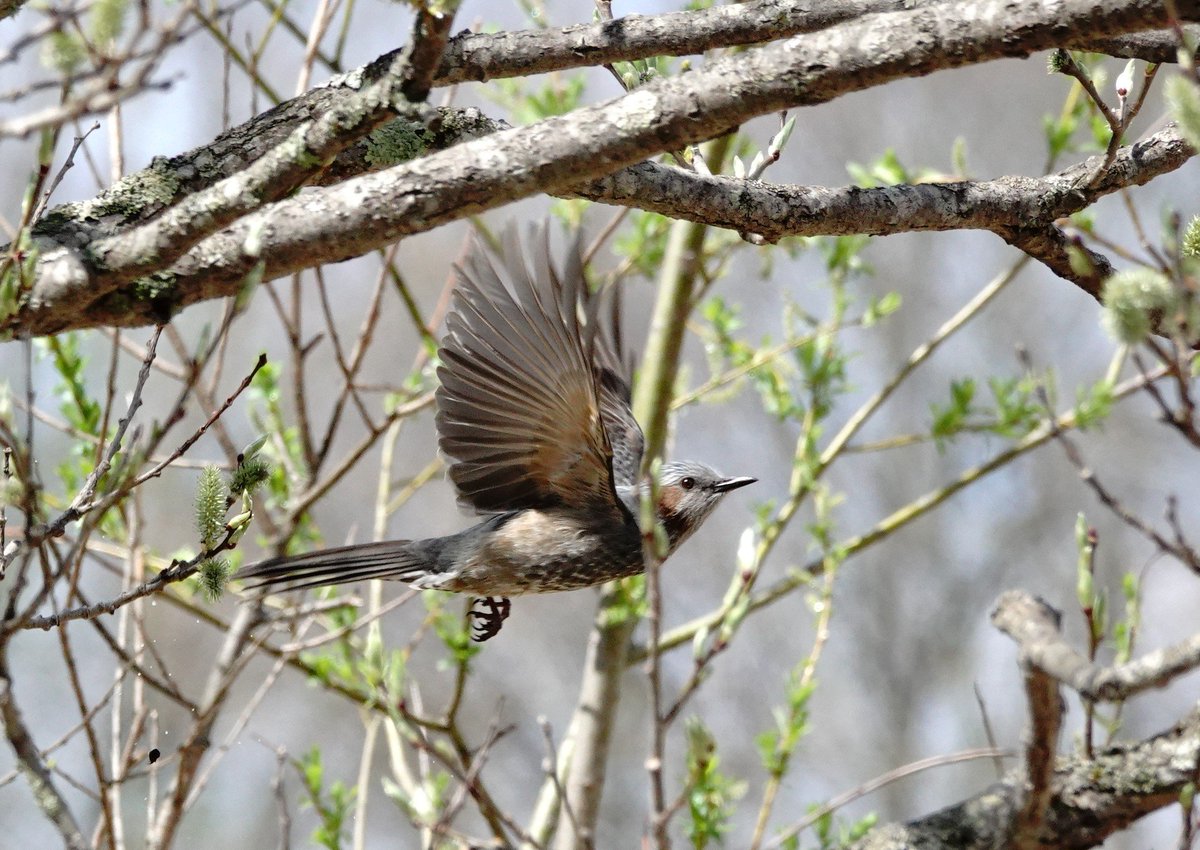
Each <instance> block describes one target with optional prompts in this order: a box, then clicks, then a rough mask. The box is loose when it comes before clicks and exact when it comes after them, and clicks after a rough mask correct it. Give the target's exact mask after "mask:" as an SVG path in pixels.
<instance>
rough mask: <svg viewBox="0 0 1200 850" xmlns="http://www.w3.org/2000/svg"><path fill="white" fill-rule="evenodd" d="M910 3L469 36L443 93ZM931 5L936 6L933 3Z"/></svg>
mask: <svg viewBox="0 0 1200 850" xmlns="http://www.w3.org/2000/svg"><path fill="white" fill-rule="evenodd" d="M913 5H914V4H913V3H912V2H911V0H824V2H821V3H812V2H797V0H757V2H751V3H737V4H734V5H731V6H717V7H715V8H712V9H704V10H702V11H697V12H668V13H666V14H662V15H626V16H625V17H622V18H616V19H615V20H611V21H597V22H595V23H590V24H578V25H576V26H571V27H565V28H563V29H539V30H519V31H514V32H502V33H475V32H464V33H460V34H459V35H456V36H455V37H454V38H453V39H452V40H451V41H450V44H449V45H448V47H447V49H446V55H445V57H444V58H443V60H442V66H441V68H439V69H438V78H437V85H440V86H442V85H452V84H455V83H463V82H469V81H483V80H493V79H499V78H502V77H523V76H527V75H529V74H544V73H548V72H550V71H562V70H566V69H569V68H584V67H594V66H599V65H609V64H612V63H613V62H621V61H629V60H632V59H645V58H648V57H652V56H690V55H694V54H697V53H703V52H704V51H706V50H714V49H717V48H721V47H738V46H743V45H747V44H758V43H760V42H766V41H777V40H779V39H781V38H788V37H790V36H793V35H798V34H800V33H806V32H816V31H817V30H821V29H825V28H826V27H830V26H833V25H834V24H839V23H842V22H843V21H850V20H854V19H856V18H861V17H863V16H864V15H871V14H875V13H878V12H901V11H905V10H908V9H911V8H912V7H913ZM924 5H934V3H932V2H928V0H926V1H925V2H924Z"/></svg>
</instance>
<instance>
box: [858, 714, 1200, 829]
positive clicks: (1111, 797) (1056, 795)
mask: <svg viewBox="0 0 1200 850" xmlns="http://www.w3.org/2000/svg"><path fill="white" fill-rule="evenodd" d="M1198 755H1200V710H1198V711H1193V712H1192V713H1191V714H1190V715H1189V716H1188V717H1187V718H1185V719H1184V720H1183V721H1182V722H1180V723H1179V725H1177V726H1176V727H1175V728H1173V729H1171V730H1169V731H1167V732H1164V733H1162V734H1161V735H1157V736H1155V737H1153V738H1150V739H1148V740H1145V741H1141V742H1138V743H1135V744H1127V745H1122V746H1116V747H1112V748H1110V749H1108V750H1106V751H1103V752H1099V753H1097V754H1096V757H1095V758H1094V759H1091V760H1088V759H1084V758H1080V757H1078V756H1076V757H1070V758H1063V759H1059V761H1058V765H1057V767H1056V769H1055V771H1054V778H1053V781H1052V783H1051V787H1052V793H1051V797H1050V800H1049V804H1048V806H1047V808H1046V812H1045V819H1044V821H1043V824H1042V835H1043V836H1053V843H1051V844H1047V845H1045V846H1046V847H1047V848H1050V847H1054V848H1059V850H1083V848H1087V847H1095V846H1096V845H1098V844H1100V843H1101V842H1103V841H1104V840H1105V839H1106V838H1107V837H1108V836H1110V835H1112V834H1113V833H1115V832H1118V831H1120V830H1122V829H1124V828H1125V827H1127V826H1129V824H1131V823H1133V822H1134V821H1135V820H1137V819H1138V818H1140V817H1143V816H1144V815H1147V814H1150V813H1151V812H1153V811H1156V810H1158V809H1161V808H1163V807H1164V806H1169V805H1172V804H1174V803H1176V802H1178V800H1179V793H1180V791H1181V790H1182V789H1183V787H1184V785H1186V784H1187V783H1188V782H1189V781H1191V779H1192V778H1193V772H1194V771H1195V765H1196V759H1197V756H1198ZM1024 799H1025V787H1024V773H1023V771H1019V772H1016V773H1014V774H1012V775H1011V776H1009V777H1007V778H1006V779H1005V780H1004V781H1003V782H1000V783H997V784H995V785H993V786H991V787H990V788H987V789H985V790H984V791H982V792H980V793H979V794H977V795H975V796H974V797H971V798H970V799H969V800H964V801H963V802H961V803H956V804H955V805H953V806H949V807H948V808H945V809H943V810H941V811H940V812H936V813H934V814H932V815H929V816H928V817H924V818H920V819H918V820H915V821H910V822H909V823H906V824H889V825H887V826H883V827H880V828H878V829H876V830H874V831H872V832H871V833H870V834H869V835H867V836H866V837H865V838H864V839H862V840H861V841H859V842H857V843H855V844H854V845H852V848H853V850H902V848H903V850H909V848H913V847H920V848H921V850H993V848H996V847H1007V846H1011V845H1010V838H1011V826H1012V823H1013V820H1014V818H1015V817H1016V814H1017V812H1018V811H1019V809H1020V807H1021V805H1022V804H1023V802H1024Z"/></svg>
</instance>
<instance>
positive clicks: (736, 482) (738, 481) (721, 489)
mask: <svg viewBox="0 0 1200 850" xmlns="http://www.w3.org/2000/svg"><path fill="white" fill-rule="evenodd" d="M757 480H758V479H757V478H750V477H749V476H742V477H741V478H726V479H725V480H724V481H718V482H717V483H716V484H714V485H713V489H714V490H716V491H717V492H718V493H728V492H729V491H730V490H736V489H737V488H739V487H745V486H746V485H747V484H753V483H754V482H755V481H757Z"/></svg>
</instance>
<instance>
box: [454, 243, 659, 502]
mask: <svg viewBox="0 0 1200 850" xmlns="http://www.w3.org/2000/svg"><path fill="white" fill-rule="evenodd" d="M508 236H509V238H507V239H506V248H505V255H506V256H505V262H504V267H503V268H504V272H505V276H506V277H507V278H508V284H509V285H508V286H506V285H505V282H504V280H503V278H502V273H501V271H500V270H499V269H497V267H496V266H495V265H494V264H493V261H492V260H491V258H490V257H489V256H488V255H487V253H486V252H485V251H483V250H476V251H473V252H472V254H471V256H470V259H468V260H467V262H466V264H465V266H463V267H460V268H459V269H458V273H459V279H458V286H457V288H456V290H455V296H454V304H453V307H452V309H451V312H450V314H449V316H447V319H446V329H447V333H446V337H445V338H444V339H443V341H442V347H441V349H440V350H439V356H440V357H441V360H442V364H443V365H442V366H441V367H440V368H439V369H438V377H439V378H440V379H441V387H440V388H439V389H438V391H437V406H438V415H437V428H438V435H439V440H438V443H439V446H440V447H441V449H442V452H443V453H445V454H446V455H447V457H449V458H450V459H451V461H452V463H451V466H450V479H451V480H452V481H453V482H454V485H455V487H456V488H457V489H458V493H459V497H460V499H461V500H462V501H463V502H465V503H467V504H469V505H471V506H472V507H474V508H475V509H476V510H478V511H481V512H485V513H490V512H498V511H509V510H516V509H520V508H546V507H553V506H561V505H571V506H575V507H578V508H580V509H583V510H592V511H616V510H624V507H623V504H622V502H621V501H620V500H619V499H618V498H617V494H616V491H615V483H616V482H615V481H614V466H613V449H614V443H616V445H618V446H620V447H621V450H622V455H621V458H622V459H621V461H620V464H619V466H620V467H621V468H622V471H623V469H624V466H626V465H627V464H626V463H625V461H624V459H623V458H624V455H625V454H626V453H627V448H626V447H627V446H628V445H629V442H630V440H629V437H628V435H627V433H626V432H627V431H628V429H629V425H628V423H629V422H632V420H633V416H632V414H631V413H630V412H629V409H628V407H629V405H628V383H627V382H626V381H625V380H624V378H622V377H621V376H619V375H617V374H616V373H615V372H614V373H613V377H605V376H606V374H607V373H608V371H609V370H610V369H611V367H612V365H613V364H616V363H617V360H619V350H618V349H617V348H616V347H614V344H613V343H610V342H606V341H605V338H604V337H602V336H600V335H598V334H597V323H593V322H590V321H587V319H588V318H589V317H591V316H597V315H598V313H597V312H596V311H594V310H591V309H588V304H589V301H588V299H587V296H586V291H585V284H584V281H583V276H582V274H581V271H580V269H579V261H578V258H577V257H575V258H574V259H573V260H572V261H571V262H572V263H573V265H572V266H571V267H569V268H568V270H567V272H568V273H566V274H563V275H559V274H558V273H556V271H555V269H554V267H553V264H552V263H551V260H550V256H549V243H548V239H547V236H546V233H545V231H544V230H543V231H542V233H541V234H540V237H538V238H536V239H535V242H537V243H539V244H537V245H535V253H536V256H535V258H534V260H535V262H534V267H533V269H532V270H531V269H530V268H529V267H528V266H527V265H526V262H525V257H524V252H523V251H522V249H521V245H520V240H519V238H518V237H517V235H516V232H515V230H510V232H509V235H508ZM577 253H578V252H577V251H575V252H573V256H574V255H576V254H577ZM510 287H511V288H510ZM581 311H582V312H583V313H584V316H583V318H582V319H581ZM610 357H611V358H612V364H609V363H608V362H607V358H610ZM610 423H611V425H610ZM632 427H633V428H634V429H635V430H636V429H637V423H636V422H634V423H633V425H632ZM610 432H611V433H610ZM637 434H638V436H639V437H640V434H641V432H640V430H637ZM639 460H640V453H639Z"/></svg>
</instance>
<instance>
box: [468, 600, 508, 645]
mask: <svg viewBox="0 0 1200 850" xmlns="http://www.w3.org/2000/svg"><path fill="white" fill-rule="evenodd" d="M510 613H512V603H511V602H509V601H508V599H507V598H505V597H503V596H483V597H477V598H475V599H472V600H471V608H470V610H468V611H467V617H469V618H470V620H471V640H473V641H475V642H476V643H483V642H484V641H485V640H488V639H489V638H494V637H495V636H496V635H497V634H498V633H499V632H500V627H501V626H503V625H504V621H505V620H507V619H508V615H509V614H510Z"/></svg>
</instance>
